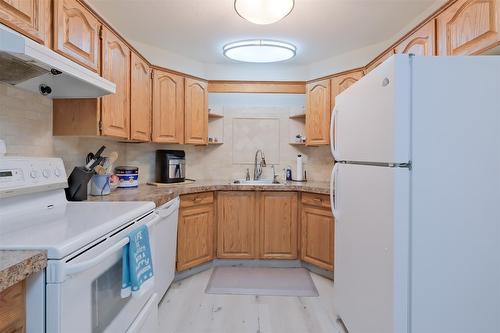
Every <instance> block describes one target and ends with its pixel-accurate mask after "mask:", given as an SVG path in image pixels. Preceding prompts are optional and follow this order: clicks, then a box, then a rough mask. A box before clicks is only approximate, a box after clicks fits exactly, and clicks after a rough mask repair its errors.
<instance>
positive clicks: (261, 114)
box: [127, 94, 333, 182]
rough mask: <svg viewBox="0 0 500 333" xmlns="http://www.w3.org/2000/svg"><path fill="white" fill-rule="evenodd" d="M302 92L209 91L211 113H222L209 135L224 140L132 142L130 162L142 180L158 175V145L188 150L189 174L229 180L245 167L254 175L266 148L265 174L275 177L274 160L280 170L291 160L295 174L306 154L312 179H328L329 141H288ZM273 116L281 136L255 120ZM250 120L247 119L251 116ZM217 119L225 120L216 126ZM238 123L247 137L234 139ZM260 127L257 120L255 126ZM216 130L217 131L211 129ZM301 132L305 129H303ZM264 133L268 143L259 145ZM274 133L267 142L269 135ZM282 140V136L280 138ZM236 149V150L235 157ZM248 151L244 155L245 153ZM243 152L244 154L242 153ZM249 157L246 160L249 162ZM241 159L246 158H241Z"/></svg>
mask: <svg viewBox="0 0 500 333" xmlns="http://www.w3.org/2000/svg"><path fill="white" fill-rule="evenodd" d="M304 102H305V97H304V95H283V94H210V95H209V105H210V109H211V110H212V112H216V113H222V114H224V118H222V119H220V120H211V121H210V127H209V136H217V138H218V139H219V140H222V141H223V142H224V144H222V145H209V146H208V147H205V146H201V147H200V146H192V145H158V144H128V145H127V162H128V163H129V164H131V165H135V166H138V167H139V168H140V181H141V182H147V181H152V180H154V161H155V151H156V150H157V149H182V150H185V151H186V156H187V161H186V163H187V166H186V169H187V171H186V176H187V177H188V178H194V179H215V180H227V179H234V178H244V177H245V173H246V169H247V168H249V169H250V174H251V175H253V161H254V154H255V148H257V147H258V148H261V149H263V151H264V153H265V154H266V161H267V164H268V166H267V167H266V168H264V170H263V177H264V178H271V177H272V176H271V175H272V171H271V163H273V164H276V165H275V168H276V173H277V174H278V175H280V176H281V174H282V171H281V170H282V169H283V168H285V167H286V166H287V165H290V166H291V167H292V170H293V174H294V175H295V165H296V157H297V154H302V155H303V156H304V162H305V169H306V170H307V177H308V179H309V180H316V181H328V179H329V177H330V172H331V167H332V164H333V160H332V157H331V153H330V148H329V147H328V146H323V147H297V146H292V145H290V144H289V142H290V141H291V137H292V136H295V134H297V133H296V132H297V131H295V130H294V128H290V126H292V121H290V120H289V118H288V117H289V115H291V114H297V113H303V112H304V109H303V107H304ZM255 119H260V120H272V121H275V122H277V123H278V124H277V130H278V132H279V133H278V135H277V136H276V133H271V134H273V135H272V136H271V135H270V133H266V132H265V129H264V128H260V129H259V128H255V126H256V125H255V122H253V121H252V120H255ZM247 120H248V121H247ZM214 122H222V123H221V124H219V125H214ZM235 122H238V123H239V124H238V126H240V127H238V130H240V131H246V132H248V133H250V135H248V140H247V141H245V142H241V141H235V138H234V136H235V134H234V133H233V129H234V128H233V127H234V126H235ZM257 126H259V125H257ZM213 129H215V130H214V131H212V130H213ZM300 134H304V133H303V131H302V133H300ZM256 137H263V140H264V142H265V145H260V142H262V140H256V139H255V138H256ZM271 137H272V138H273V139H272V140H268V142H266V141H265V139H266V138H271ZM276 139H278V140H276ZM235 154H238V155H237V156H235ZM242 154H245V155H242ZM240 155H242V156H240ZM247 155H248V156H247ZM245 159H246V161H245ZM242 161H243V162H242Z"/></svg>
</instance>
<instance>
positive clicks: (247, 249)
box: [217, 191, 257, 259]
mask: <svg viewBox="0 0 500 333" xmlns="http://www.w3.org/2000/svg"><path fill="white" fill-rule="evenodd" d="M255 211H256V200H255V192H253V191H248V192H247V191H234V192H231V191H223V192H218V197H217V257H218V258H226V259H230V258H232V259H254V258H257V246H256V243H257V242H256V240H257V221H256V216H255V215H256V214H255Z"/></svg>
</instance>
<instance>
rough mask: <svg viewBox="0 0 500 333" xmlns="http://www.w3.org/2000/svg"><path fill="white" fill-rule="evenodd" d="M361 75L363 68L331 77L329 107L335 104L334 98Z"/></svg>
mask: <svg viewBox="0 0 500 333" xmlns="http://www.w3.org/2000/svg"><path fill="white" fill-rule="evenodd" d="M362 77H363V70H358V71H355V72H352V73H348V74H343V75H340V76H336V77H334V78H332V79H331V82H330V84H331V99H330V102H331V105H332V106H331V109H332V110H333V107H334V106H335V98H336V97H337V96H338V95H339V94H340V93H341V92H343V91H344V90H346V89H347V88H349V87H350V86H352V85H353V84H354V83H355V82H357V81H358V80H359V79H361V78H362Z"/></svg>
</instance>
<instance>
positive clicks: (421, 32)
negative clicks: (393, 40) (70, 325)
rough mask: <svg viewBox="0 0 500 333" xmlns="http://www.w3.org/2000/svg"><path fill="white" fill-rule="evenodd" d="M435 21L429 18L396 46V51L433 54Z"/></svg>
mask: <svg viewBox="0 0 500 333" xmlns="http://www.w3.org/2000/svg"><path fill="white" fill-rule="evenodd" d="M435 36H436V22H435V20H431V21H429V22H427V23H426V24H425V25H424V26H422V27H421V28H420V29H418V30H417V31H415V32H414V33H412V34H411V35H410V36H408V37H407V38H406V39H405V40H403V41H402V42H401V43H399V45H398V46H396V53H405V54H410V53H412V54H415V55H419V56H432V55H435V49H436V48H435V43H436V38H435Z"/></svg>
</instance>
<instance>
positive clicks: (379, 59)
mask: <svg viewBox="0 0 500 333" xmlns="http://www.w3.org/2000/svg"><path fill="white" fill-rule="evenodd" d="M394 53H395V50H394V49H390V50H388V51H386V52H384V53H383V54H381V55H380V56H378V57H377V58H376V59H375V61H372V62H371V63H369V64H368V65H367V66H366V69H365V74H368V73H369V72H371V71H372V70H373V69H374V68H375V67H377V66H378V65H380V64H381V63H383V62H384V61H386V60H387V59H389V58H390V57H391V56H392V55H394Z"/></svg>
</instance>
